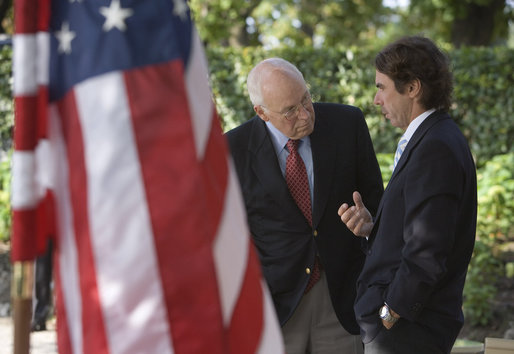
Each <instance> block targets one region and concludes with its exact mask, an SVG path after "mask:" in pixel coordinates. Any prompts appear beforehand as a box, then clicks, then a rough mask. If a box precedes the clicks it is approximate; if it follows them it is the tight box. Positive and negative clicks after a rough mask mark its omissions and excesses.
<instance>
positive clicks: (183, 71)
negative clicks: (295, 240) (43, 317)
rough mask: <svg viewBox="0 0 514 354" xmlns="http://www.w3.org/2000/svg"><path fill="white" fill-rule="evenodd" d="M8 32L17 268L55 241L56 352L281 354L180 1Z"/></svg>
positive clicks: (48, 9)
mask: <svg viewBox="0 0 514 354" xmlns="http://www.w3.org/2000/svg"><path fill="white" fill-rule="evenodd" d="M15 28H16V33H15V36H14V41H13V43H14V60H13V62H14V94H15V137H14V139H15V151H14V155H13V169H12V173H13V182H12V209H13V243H12V259H13V261H24V260H30V259H33V258H34V257H35V256H36V255H37V254H38V252H40V251H41V250H42V247H41V245H44V244H45V238H44V237H45V235H47V234H53V236H54V237H55V240H56V255H55V264H56V272H55V280H56V294H57V300H56V304H57V309H56V313H57V321H58V322H57V326H58V327H57V328H58V335H57V337H58V348H59V352H60V353H95V354H99V353H159V354H162V353H202V354H203V353H266V354H269V353H284V348H283V343H282V338H281V335H280V328H279V326H278V322H277V320H276V315H275V312H274V309H273V304H272V302H271V298H270V296H269V294H268V290H267V288H266V285H265V282H264V281H263V279H262V276H261V273H260V268H259V264H258V260H257V257H256V254H255V251H254V249H253V246H252V244H251V241H250V238H249V231H248V227H247V225H246V221H245V212H244V205H243V202H242V199H241V194H240V190H239V184H238V182H237V177H236V174H235V172H234V168H233V166H232V162H231V160H230V157H229V155H228V150H227V147H226V143H225V140H224V137H223V135H222V132H221V128H220V124H219V121H218V117H217V114H216V111H215V108H214V106H213V101H212V98H211V92H210V89H209V86H208V80H207V78H208V72H207V64H206V60H205V56H204V53H203V48H202V45H201V42H200V41H199V39H198V36H197V34H196V31H195V28H194V25H193V23H192V22H191V19H190V13H189V8H188V7H187V5H186V3H185V0H173V1H172V0H146V1H137V0H123V1H122V0H94V1H93V0H16V1H15ZM53 216H55V218H53ZM53 219H55V223H54V222H53Z"/></svg>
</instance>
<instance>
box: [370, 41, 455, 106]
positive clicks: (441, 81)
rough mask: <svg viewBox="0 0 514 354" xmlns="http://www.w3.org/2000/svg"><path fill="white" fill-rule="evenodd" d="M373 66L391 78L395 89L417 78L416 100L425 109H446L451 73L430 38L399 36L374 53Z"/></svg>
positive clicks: (442, 55)
mask: <svg viewBox="0 0 514 354" xmlns="http://www.w3.org/2000/svg"><path fill="white" fill-rule="evenodd" d="M375 67H376V69H377V70H378V71H379V72H381V73H383V74H385V75H387V76H388V77H389V78H390V79H391V80H393V82H394V85H395V88H396V90H397V91H398V92H399V93H404V91H405V86H406V85H407V84H408V83H410V82H412V80H416V79H418V80H419V81H420V82H421V89H422V93H421V99H420V103H421V105H422V106H423V107H424V108H425V109H431V108H435V109H440V110H445V111H448V110H449V109H450V105H451V99H452V97H451V96H452V92H453V77H452V74H451V71H450V61H449V59H448V57H447V56H446V55H445V54H444V53H443V52H442V51H441V50H439V48H438V47H437V46H436V45H435V44H434V42H432V41H431V40H430V39H428V38H425V37H422V36H409V37H403V38H400V39H399V40H397V41H395V42H393V43H391V44H389V45H388V46H386V47H385V48H384V49H383V50H382V51H381V52H380V53H378V54H377V56H376V57H375Z"/></svg>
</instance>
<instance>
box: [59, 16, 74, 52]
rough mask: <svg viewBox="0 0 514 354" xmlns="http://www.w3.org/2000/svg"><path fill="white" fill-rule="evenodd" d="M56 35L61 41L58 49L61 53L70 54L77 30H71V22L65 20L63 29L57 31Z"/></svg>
mask: <svg viewBox="0 0 514 354" xmlns="http://www.w3.org/2000/svg"><path fill="white" fill-rule="evenodd" d="M55 36H56V37H57V40H58V41H59V48H57V50H58V51H59V53H65V54H70V53H71V41H72V40H73V38H75V37H76V34H75V32H73V31H70V24H69V23H68V22H63V23H62V26H61V30H60V31H57V32H55Z"/></svg>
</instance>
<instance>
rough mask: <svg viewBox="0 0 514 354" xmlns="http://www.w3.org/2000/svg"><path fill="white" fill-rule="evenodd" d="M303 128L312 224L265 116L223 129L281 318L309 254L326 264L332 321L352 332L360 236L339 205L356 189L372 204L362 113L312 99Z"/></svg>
mask: <svg viewBox="0 0 514 354" xmlns="http://www.w3.org/2000/svg"><path fill="white" fill-rule="evenodd" d="M314 110H315V114H316V119H315V125H314V131H313V132H312V134H311V135H310V141H311V148H312V158H313V164H314V167H313V168H314V200H313V210H312V222H313V226H312V227H311V226H310V225H309V223H308V222H307V220H306V219H305V217H304V216H303V214H302V212H301V211H300V209H299V208H298V206H297V205H296V203H295V201H294V199H293V197H292V196H291V194H290V193H289V190H288V188H287V184H286V181H285V178H284V177H283V175H282V173H281V171H280V167H279V164H278V160H277V155H276V152H275V150H274V148H273V144H272V141H271V138H270V136H269V133H268V130H267V128H266V125H265V123H264V122H263V121H262V120H261V119H260V118H259V117H257V116H255V117H253V118H252V119H251V120H249V121H248V122H246V123H244V124H242V125H241V126H239V127H237V128H235V129H233V130H231V131H229V132H227V134H226V136H227V138H228V142H229V146H230V150H231V153H232V156H233V159H234V163H235V167H236V171H237V174H238V176H239V180H240V183H241V187H242V193H243V197H244V202H245V206H246V211H247V216H248V224H249V227H250V232H251V234H252V237H253V241H254V244H255V246H256V248H257V250H258V254H259V258H260V261H261V265H262V270H263V274H264V277H265V279H266V281H267V283H268V286H269V289H270V292H271V295H272V298H273V301H274V304H275V308H276V311H277V314H278V318H279V320H280V323H281V325H284V324H285V322H286V321H287V320H288V319H289V318H290V317H291V315H292V313H293V311H294V310H295V308H296V307H297V305H298V303H299V301H300V299H301V297H302V295H303V293H304V290H305V287H306V285H307V282H308V279H309V275H308V274H306V268H311V269H312V266H313V264H314V258H315V256H316V254H317V253H318V254H319V257H320V262H321V265H322V267H323V268H324V270H325V274H326V277H327V281H328V287H329V291H330V295H331V299H332V304H333V306H334V309H335V312H336V314H337V317H338V318H339V321H340V322H341V324H342V325H343V326H344V328H345V329H346V330H347V331H349V332H350V333H354V334H357V333H358V332H359V329H358V326H357V323H356V321H355V314H354V312H353V302H354V300H355V289H356V280H357V276H358V274H359V273H360V271H361V269H362V265H363V262H364V254H363V253H362V250H361V242H360V240H359V238H357V237H355V236H354V235H353V234H352V233H351V232H350V231H349V230H348V229H347V228H346V226H345V225H344V224H343V223H342V222H341V219H340V218H339V216H338V215H337V210H338V208H339V206H340V205H341V204H342V203H344V202H347V203H349V202H351V201H352V192H353V191H355V190H360V191H361V192H362V195H363V199H364V202H365V203H366V204H367V205H369V206H370V207H371V210H376V208H377V207H378V203H379V200H380V197H381V195H382V192H383V183H382V177H381V175H380V169H379V166H378V163H377V160H376V157H375V153H374V150H373V145H372V143H371V139H370V136H369V131H368V128H367V126H366V122H365V120H364V117H363V115H362V112H361V111H360V110H359V109H358V108H356V107H352V106H346V105H339V104H329V103H315V104H314Z"/></svg>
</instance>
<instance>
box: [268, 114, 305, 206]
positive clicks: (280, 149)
mask: <svg viewBox="0 0 514 354" xmlns="http://www.w3.org/2000/svg"><path fill="white" fill-rule="evenodd" d="M266 126H267V127H268V131H269V133H270V136H271V142H272V143H273V147H274V148H275V153H276V154H277V159H278V164H279V166H280V171H282V176H284V178H285V177H286V160H287V157H288V156H289V151H287V148H286V144H287V141H288V140H289V138H288V137H287V136H285V135H284V134H282V132H281V131H280V130H278V129H277V128H275V126H273V124H271V123H270V122H266ZM298 153H299V154H300V156H301V158H302V160H303V163H304V165H305V169H306V170H307V178H308V179H309V189H310V192H311V204H312V203H313V201H314V192H313V191H314V171H313V162H312V150H311V139H310V138H309V137H308V136H306V137H303V138H301V139H300V143H299V144H298ZM311 206H312V205H311Z"/></svg>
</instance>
